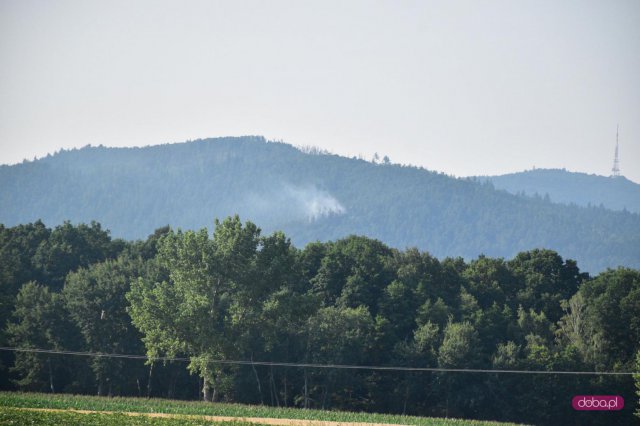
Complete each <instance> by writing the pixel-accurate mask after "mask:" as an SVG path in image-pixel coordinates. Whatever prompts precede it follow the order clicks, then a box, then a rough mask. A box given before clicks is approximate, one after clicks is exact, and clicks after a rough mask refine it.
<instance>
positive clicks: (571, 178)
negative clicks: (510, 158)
mask: <svg viewBox="0 0 640 426" xmlns="http://www.w3.org/2000/svg"><path fill="white" fill-rule="evenodd" d="M477 179H478V180H480V181H489V182H491V183H492V184H493V186H495V187H496V188H497V189H504V190H506V191H508V192H510V193H512V194H523V195H529V196H536V195H537V196H540V197H545V196H548V197H549V199H550V200H551V201H552V202H555V203H564V204H577V205H579V206H599V205H602V206H604V207H606V208H608V209H611V210H628V211H630V212H633V213H640V185H638V184H637V183H635V182H632V181H630V180H629V179H627V178H625V177H624V176H616V177H605V176H598V175H590V174H586V173H577V172H569V171H567V170H564V169H533V170H528V171H525V172H520V173H510V174H506V175H500V176H488V177H484V176H483V177H478V178H477Z"/></svg>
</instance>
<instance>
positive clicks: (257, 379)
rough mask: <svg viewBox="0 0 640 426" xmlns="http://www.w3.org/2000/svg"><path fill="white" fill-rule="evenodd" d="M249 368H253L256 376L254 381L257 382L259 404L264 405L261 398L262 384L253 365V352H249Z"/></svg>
mask: <svg viewBox="0 0 640 426" xmlns="http://www.w3.org/2000/svg"><path fill="white" fill-rule="evenodd" d="M251 368H252V369H253V374H254V375H255V376H256V382H258V393H259V394H260V405H264V400H263V399H262V386H261V385H260V377H259V376H258V371H257V370H256V366H255V365H253V354H251Z"/></svg>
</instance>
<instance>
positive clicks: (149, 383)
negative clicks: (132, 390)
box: [147, 362, 153, 398]
mask: <svg viewBox="0 0 640 426" xmlns="http://www.w3.org/2000/svg"><path fill="white" fill-rule="evenodd" d="M152 377H153V362H152V363H151V365H150V366H149V380H147V398H151V378H152Z"/></svg>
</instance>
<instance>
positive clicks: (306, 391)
mask: <svg viewBox="0 0 640 426" xmlns="http://www.w3.org/2000/svg"><path fill="white" fill-rule="evenodd" d="M304 408H309V383H308V381H307V369H306V368H305V369H304Z"/></svg>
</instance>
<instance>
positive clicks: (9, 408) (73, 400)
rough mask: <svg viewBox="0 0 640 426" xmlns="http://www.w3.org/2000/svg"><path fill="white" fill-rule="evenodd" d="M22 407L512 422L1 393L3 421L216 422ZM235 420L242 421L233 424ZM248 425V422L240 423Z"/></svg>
mask: <svg viewBox="0 0 640 426" xmlns="http://www.w3.org/2000/svg"><path fill="white" fill-rule="evenodd" d="M21 408H22V409H24V408H48V409H62V410H68V409H74V410H92V411H110V412H114V413H127V412H129V413H167V414H177V415H201V416H225V417H238V418H243V417H264V418H278V419H295V420H320V421H337V422H363V423H393V424H406V425H425V426H448V425H452V426H460V425H477V426H492V425H495V426H498V425H500V426H507V425H512V424H513V423H499V422H484V421H476V420H459V419H437V418H427V417H411V416H401V415H389V414H375V413H351V412H341V411H319V410H303V409H296V408H275V407H268V406H251V405H240V404H221V403H206V402H199V401H176V400H166V399H145V398H122V397H111V398H108V397H96V396H81V395H64V394H41V393H18V392H0V424H3V425H4V424H16V425H17V424H37V425H40V424H42V425H48V424H51V425H56V426H58V425H61V424H65V425H66V424H90V425H93V424H100V425H102V424H106V425H116V424H118V425H120V424H131V425H139V424H140V425H141V424H145V425H169V426H173V425H196V424H198V425H201V424H212V422H210V421H209V422H207V421H204V420H198V419H193V418H191V419H188V418H178V419H166V418H149V417H147V416H141V417H131V416H126V415H123V414H102V413H97V414H81V413H73V412H68V413H61V412H57V411H54V412H43V411H28V410H20V409H21ZM233 424H234V425H237V424H238V423H235V422H234V423H233ZM241 424H243V425H244V424H246V423H241Z"/></svg>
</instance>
